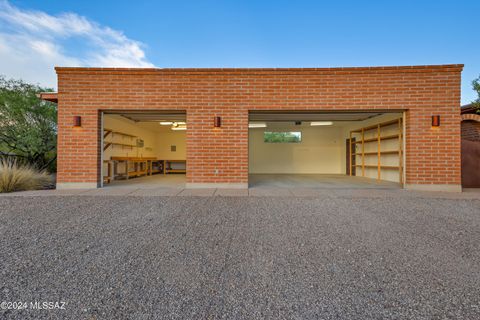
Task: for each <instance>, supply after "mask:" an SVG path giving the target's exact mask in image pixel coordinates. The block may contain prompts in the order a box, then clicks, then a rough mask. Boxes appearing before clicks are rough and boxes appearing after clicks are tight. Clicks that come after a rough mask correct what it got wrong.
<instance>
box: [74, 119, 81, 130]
mask: <svg viewBox="0 0 480 320" xmlns="http://www.w3.org/2000/svg"><path fill="white" fill-rule="evenodd" d="M73 126H74V127H77V128H78V127H81V126H82V117H80V116H74V117H73Z"/></svg>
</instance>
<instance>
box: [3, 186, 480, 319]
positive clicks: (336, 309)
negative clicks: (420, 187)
mask: <svg viewBox="0 0 480 320" xmlns="http://www.w3.org/2000/svg"><path fill="white" fill-rule="evenodd" d="M374 192H375V191H372V193H371V194H370V196H363V197H356V198H352V197H350V196H342V195H341V194H338V193H337V194H335V195H330V196H329V195H328V194H326V195H325V196H319V197H303V198H300V197H291V196H290V197H276V198H275V197H220V196H217V197H136V196H128V197H118V196H117V197H115V196H103V197H93V196H50V197H30V196H25V197H9V196H7V197H0V243H1V245H2V249H1V251H0V252H1V253H0V276H1V280H0V281H1V284H0V286H1V287H0V301H22V302H28V303H30V302H35V301H37V302H47V301H49V302H66V305H65V310H61V309H60V310H59V309H54V310H35V309H31V308H30V306H29V308H28V309H27V310H21V311H19V310H0V318H2V319H42V318H45V319H158V318H167V319H218V318H230V319H258V318H269V319H444V318H451V319H479V318H480V301H479V300H480V200H476V199H444V198H435V197H421V196H411V197H399V196H394V194H393V193H392V194H391V195H381V196H374Z"/></svg>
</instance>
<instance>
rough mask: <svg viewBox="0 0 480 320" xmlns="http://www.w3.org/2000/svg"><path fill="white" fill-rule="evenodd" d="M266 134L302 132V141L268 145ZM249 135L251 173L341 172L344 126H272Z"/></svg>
mask: <svg viewBox="0 0 480 320" xmlns="http://www.w3.org/2000/svg"><path fill="white" fill-rule="evenodd" d="M264 131H301V132H302V142H300V143H265V142H264V141H263V133H264ZM249 135H250V138H249V172H250V173H291V174H303V173H323V174H340V173H342V168H341V163H342V161H341V156H342V149H343V148H345V147H344V142H343V141H342V135H343V130H342V128H341V127H334V126H332V127H330V126H328V127H327V126H322V127H320V126H319V127H310V126H307V125H302V126H295V125H293V124H292V125H289V124H275V123H269V127H268V128H252V129H249ZM343 171H344V170H343Z"/></svg>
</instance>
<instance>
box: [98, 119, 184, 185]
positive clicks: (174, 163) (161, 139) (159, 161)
mask: <svg viewBox="0 0 480 320" xmlns="http://www.w3.org/2000/svg"><path fill="white" fill-rule="evenodd" d="M102 129H103V135H102V145H103V148H102V177H103V181H102V186H104V187H123V186H125V187H135V188H150V187H152V188H156V187H174V188H183V187H184V186H185V180H186V179H185V174H186V130H187V123H186V114H185V112H178V111H176V112H138V111H136V112H134V113H133V112H116V113H115V112H109V113H103V116H102Z"/></svg>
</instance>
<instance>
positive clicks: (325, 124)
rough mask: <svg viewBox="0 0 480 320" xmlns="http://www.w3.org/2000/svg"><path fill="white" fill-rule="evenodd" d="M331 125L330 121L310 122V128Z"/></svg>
mask: <svg viewBox="0 0 480 320" xmlns="http://www.w3.org/2000/svg"><path fill="white" fill-rule="evenodd" d="M332 124H333V122H332V121H312V122H310V125H311V126H313V127H314V126H331V125H332Z"/></svg>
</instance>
